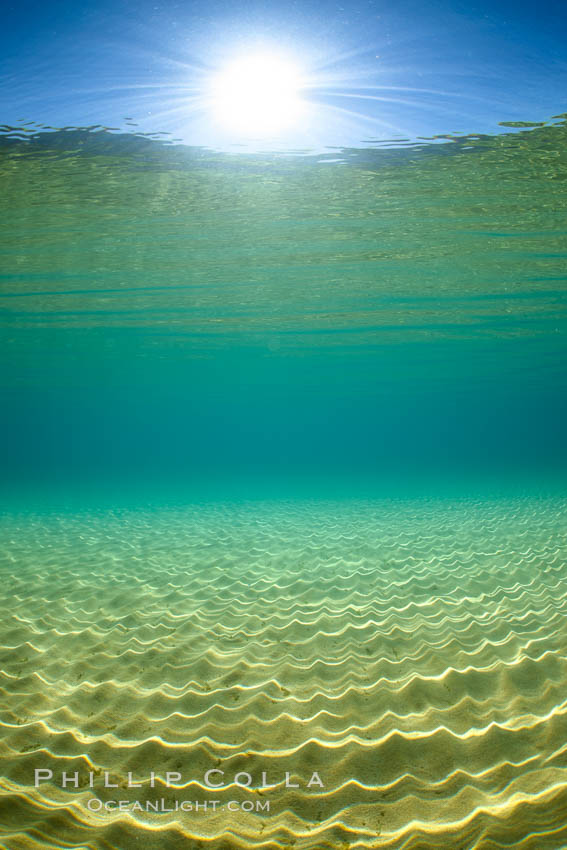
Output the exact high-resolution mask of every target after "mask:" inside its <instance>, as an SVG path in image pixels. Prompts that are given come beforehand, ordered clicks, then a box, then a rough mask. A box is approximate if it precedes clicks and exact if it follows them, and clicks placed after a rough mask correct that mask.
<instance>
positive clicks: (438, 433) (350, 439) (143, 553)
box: [0, 65, 567, 850]
mask: <svg viewBox="0 0 567 850" xmlns="http://www.w3.org/2000/svg"><path fill="white" fill-rule="evenodd" d="M263 67H264V66H262V65H260V66H258V67H256V65H253V67H252V71H251V73H252V74H253V77H254V79H257V78H261V77H262V73H261V72H262V68H263ZM266 67H268V66H266ZM249 71H250V68H249V67H248V66H244V70H243V71H242V70H239V69H238V68H237V69H236V70H235V69H233V70H232V72H231V74H232V76H231V77H230V79H231V80H234V79H241V78H242V79H243V78H244V77H245V75H246V73H248V72H249ZM38 73H39V72H38ZM45 73H48V70H46V71H45ZM239 75H240V76H239ZM242 75H244V77H243V76H242ZM274 79H276V82H277V78H274ZM278 79H279V78H278ZM219 85H220V84H219ZM274 85H275V83H274ZM19 96H20V95H19V94H18V97H19ZM238 97H239V91H236V90H233V89H231V88H230V86H228V87H225V88H224V89H222V97H221V95H218V100H219V102H221V103H222V104H223V108H224V109H225V110H227V111H229V107H231V105H232V104H233V103H234V102H235V101H237V102H238V104H239V105H238V116H237V117H238V119H239V120H240V119H241V118H242V115H244V116H245V118H246V121H247V122H248V123H250V124H253V122H254V120H255V119H256V117H257V113H253V111H252V110H251V108H250V109H249V105H248V104H247V103H244V102H240V101H238ZM360 97H366V95H360ZM223 98H224V100H223ZM286 98H287V99H288V100H289V101H290V103H288V100H286ZM280 100H281V103H283V104H284V105H286V104H287V105H288V106H289V108H290V110H291V107H292V105H293V104H291V96H288V94H286V93H285V92H284V94H281V98H280ZM298 108H299V107H298ZM247 110H249V111H247ZM282 110H283V107H282V109H280V110H276V111H275V112H274V113H273V114H272V113H270V111H269V109H268V107H267V106H266V108H265V109H264V110H263V112H262V110H261V111H260V112H261V113H262V114H263V115H264V118H266V120H268V123H269V129H270V132H273V133H275V132H276V130H277V132H279V125H278V127H276V124H277V122H278V121H279V120H280V118H281V117H282ZM22 112H25V110H24V109H22ZM556 112H559V110H556ZM502 115H503V120H502V122H501V123H500V124H499V125H498V127H496V128H495V129H493V130H492V131H490V132H489V131H486V132H485V131H484V130H483V131H482V132H473V131H472V130H471V131H470V132H469V131H467V132H461V133H457V132H450V133H440V132H439V133H427V132H426V133H423V134H421V136H420V135H419V134H418V133H416V134H413V135H412V134H410V135H408V136H407V137H405V138H402V137H401V136H400V135H399V134H398V135H395V134H394V136H390V135H387V134H385V135H383V136H382V137H377V138H371V139H367V140H366V141H365V142H364V144H362V143H360V144H355V143H354V142H353V143H352V144H347V143H343V144H338V145H335V146H333V145H330V144H329V145H327V146H325V145H322V146H318V145H312V146H311V147H309V146H305V147H296V148H291V147H289V146H287V148H286V146H285V145H284V147H283V148H281V149H279V150H276V149H274V148H273V147H271V146H270V145H269V144H268V143H266V144H265V146H264V147H263V146H262V144H255V145H253V146H252V147H250V148H246V147H243V148H242V149H228V147H227V146H226V145H224V144H222V145H221V144H219V145H218V148H216V149H215V146H214V145H213V144H208V143H207V144H205V143H204V144H197V143H193V142H192V141H191V139H190V138H188V137H183V138H182V139H181V140H175V139H173V140H171V139H169V140H168V139H167V138H164V137H163V136H160V135H158V134H157V133H149V132H146V131H145V130H140V129H139V128H136V127H134V126H132V127H130V128H128V127H119V128H114V127H111V126H106V125H100V124H95V123H92V124H89V125H88V126H87V125H86V124H85V125H78V124H77V125H73V126H71V125H70V124H69V125H66V126H62V125H61V126H46V125H45V124H44V123H40V122H37V123H36V122H34V121H31V120H29V121H28V120H26V121H24V120H23V119H22V120H21V121H20V122H19V123H18V122H12V123H7V124H5V125H4V126H3V127H2V128H1V130H0V185H1V187H2V189H1V192H0V208H1V213H0V216H1V221H2V227H1V229H0V310H1V319H0V335H1V345H0V385H1V395H2V416H1V417H0V432H1V440H0V456H1V465H0V468H1V470H2V472H1V485H0V513H1V517H0V611H1V617H0V848H2V850H63V848H65V850H68V849H69V848H73V850H134V848H144V850H176V848H179V849H180V850H181V848H183V850H350V848H352V849H353V850H375V848H380V850H382V848H383V850H437V849H439V850H444V849H445V848H446V850H497V848H509V850H561V848H563V850H564V849H565V848H567V522H566V508H567V486H566V484H567V475H566V473H567V440H566V439H565V434H566V432H567V359H566V354H567V271H566V269H567V266H566V262H565V261H566V258H567V239H566V236H567V191H566V189H567V115H566V114H564V113H560V114H555V115H552V112H551V111H550V112H549V113H548V115H547V116H546V117H545V118H542V119H541V120H539V118H538V116H537V115H536V116H535V117H536V119H537V120H533V121H527V120H526V121H520V120H518V121H515V120H504V118H506V116H507V113H506V111H505V109H504V106H502ZM164 121H165V119H164ZM165 124H167V122H165ZM164 126H165V125H164ZM258 132H259V131H258ZM205 141H206V139H205ZM347 141H348V140H347Z"/></svg>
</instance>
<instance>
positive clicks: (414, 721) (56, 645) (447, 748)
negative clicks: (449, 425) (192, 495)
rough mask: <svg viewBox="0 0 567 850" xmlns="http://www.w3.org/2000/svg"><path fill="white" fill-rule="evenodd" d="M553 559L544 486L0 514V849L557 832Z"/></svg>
mask: <svg viewBox="0 0 567 850" xmlns="http://www.w3.org/2000/svg"><path fill="white" fill-rule="evenodd" d="M566 555H567V525H566V523H565V503H564V502H563V501H562V500H559V499H543V498H542V499H527V498H526V499H515V500H512V499H509V500H505V501H504V500H500V501H494V502H480V501H478V502H477V501H473V500H470V499H469V500H463V501H457V502H452V503H444V502H426V501H415V502H403V501H400V502H397V503H392V502H388V503H386V502H359V501H356V502H355V501H352V502H344V503H332V502H329V503H325V504H322V503H317V504H316V503H313V504H311V503H307V502H305V503H250V504H223V505H211V506H196V505H195V506H185V507H176V508H173V507H172V508H168V509H160V510H153V511H149V510H148V511H122V512H94V511H93V512H90V513H86V512H85V513H76V514H73V515H67V514H62V515H55V514H53V513H46V514H45V515H25V516H24V515H13V516H10V517H7V518H5V519H4V520H3V522H2V543H1V548H0V556H1V573H0V575H1V579H2V582H1V586H0V599H1V605H2V609H3V611H4V612H5V614H4V616H3V618H2V622H1V624H0V668H1V670H0V725H1V729H2V742H1V744H0V759H1V762H2V765H1V773H2V776H3V779H2V781H1V790H2V796H1V800H0V808H1V811H2V817H1V818H0V846H1V847H5V848H8V850H36V849H37V850H39V849H40V848H41V850H45V848H63V847H66V848H68V847H72V848H77V850H78V848H81V849H82V848H85V850H86V848H89V849H90V850H94V848H96V850H98V848H100V850H111V848H112V849H113V850H130V848H134V847H136V848H137V847H144V848H148V850H158V848H159V850H162V848H163V850H169V848H177V847H179V848H181V847H183V848H214V850H222V848H224V850H228V848H251V847H257V848H264V850H276V848H279V850H282V848H292V847H293V848H296V850H299V848H313V850H315V848H321V850H323V849H324V848H329V849H330V848H341V850H346V848H349V847H359V848H399V850H401V848H403V850H418V848H419V850H426V848H427V850H428V849H429V848H450V850H458V848H467V850H480V848H482V850H489V849H490V848H502V847H514V848H518V850H528V848H529V850H545V849H546V848H550V850H559V848H564V847H566V846H567V818H566V817H565V812H567V786H566V780H567V745H566V744H565V741H567V689H566V687H565V682H566V679H567V652H566V650H567V628H566V625H567V624H566V615H567V606H566V594H567V557H566ZM36 768H41V769H50V770H52V771H53V774H54V780H53V781H51V782H46V783H44V784H42V785H40V787H39V788H34V787H33V777H34V769H36ZM212 768H216V769H219V770H223V771H224V772H225V779H226V787H223V788H221V789H215V790H213V789H211V788H208V787H207V786H206V784H205V782H204V774H205V772H206V771H207V770H210V769H212ZM151 770H154V771H155V773H156V779H155V787H153V788H152V787H150V780H149V776H150V771H151ZM63 771H65V772H66V773H67V775H71V774H73V773H74V772H75V771H78V772H79V787H77V788H75V787H73V786H72V785H68V787H66V788H62V787H61V781H60V777H61V773H62V772H63ZM89 771H93V777H94V778H93V783H94V787H93V788H89V787H88V772H89ZM105 771H108V772H109V779H110V781H111V782H113V783H116V784H117V785H118V786H119V788H118V789H111V788H106V789H105V788H104V787H103V784H102V783H103V779H102V778H103V775H104V772H105ZM129 771H130V772H131V774H132V779H133V780H134V781H139V782H140V783H141V787H140V788H128V787H127V775H128V772H129ZM167 771H172V772H176V773H177V772H179V773H181V774H182V777H181V779H180V780H178V781H174V782H173V783H170V784H171V786H172V787H166V784H165V775H166V772H167ZM239 771H245V772H247V773H249V774H251V775H252V777H253V781H252V785H251V787H249V788H243V787H240V786H238V785H236V784H235V783H234V781H233V777H234V775H235V774H236V773H238V772H239ZM262 771H265V772H266V774H267V780H268V783H277V784H275V787H268V788H265V789H262V788H261V787H260V784H261V774H262ZM314 771H316V772H317V773H318V774H319V776H320V777H321V779H322V781H323V782H324V787H323V788H321V787H318V786H317V785H314V786H312V787H307V782H308V780H309V778H310V777H311V775H312V773H313V772H314ZM286 772H287V773H288V774H289V782H290V784H292V783H293V784H297V785H298V786H299V787H297V788H293V787H289V788H286V787H285V785H284V782H283V780H284V778H285V775H286ZM217 776H218V775H217ZM216 778H217V777H216V776H215V779H216ZM95 798H96V799H99V800H101V801H103V802H105V801H109V800H116V799H121V800H127V801H129V802H133V801H135V800H138V801H139V802H140V804H142V805H141V807H145V802H146V801H147V800H149V801H152V800H154V799H161V798H163V799H164V801H165V807H166V808H171V807H172V806H173V805H174V803H175V801H176V800H177V801H178V803H179V802H181V801H183V800H186V801H205V800H219V801H220V802H219V803H218V805H217V807H216V811H211V810H210V809H209V810H207V811H206V812H203V811H199V812H195V811H191V812H189V811H179V810H178V811H171V812H167V811H165V812H152V811H150V812H146V811H139V810H137V811H132V810H130V809H128V810H125V811H123V812H119V811H106V812H105V811H104V810H102V811H100V812H96V811H91V810H89V808H88V806H87V803H88V801H89V800H93V799H95ZM229 801H235V802H236V803H237V804H238V805H239V806H240V805H241V804H242V803H244V804H245V808H246V807H248V808H251V807H253V809H254V810H251V811H243V810H241V809H240V810H238V811H232V812H231V811H229V810H228V808H227V806H228V803H229ZM266 802H269V805H270V811H266V810H260V811H256V810H255V809H256V807H257V806H258V805H259V806H260V807H262V806H265V804H266Z"/></svg>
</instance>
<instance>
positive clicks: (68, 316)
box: [1, 120, 567, 490]
mask: <svg viewBox="0 0 567 850" xmlns="http://www.w3.org/2000/svg"><path fill="white" fill-rule="evenodd" d="M565 133H566V127H565V123H564V122H562V121H561V120H557V121H556V122H555V123H552V125H550V126H545V127H539V128H536V129H532V130H524V131H508V132H507V133H504V134H503V135H501V136H498V137H467V138H464V139H460V140H459V139H454V140H453V141H445V143H442V142H438V143H427V144H426V143H423V145H422V146H421V147H420V146H414V147H410V148H407V149H401V150H389V149H383V150H367V151H364V150H362V151H361V150H352V151H349V150H347V151H342V152H337V154H336V155H334V156H333V157H332V159H340V160H341V161H340V162H326V161H325V157H313V156H311V157H310V156H299V155H297V156H295V157H292V156H288V157H275V156H268V155H266V156H265V157H261V156H256V157H249V156H245V155H242V156H229V155H221V154H218V155H215V154H212V153H210V152H206V151H201V150H199V149H187V148H184V147H181V146H180V147H175V146H166V145H160V144H158V143H157V142H150V141H147V140H144V139H136V138H130V137H124V136H113V135H112V134H110V133H104V132H86V131H83V132H81V131H67V132H59V133H51V134H49V133H42V134H38V136H37V137H36V138H35V139H34V138H32V139H31V140H30V141H27V142H25V141H19V140H18V138H17V137H15V136H16V134H15V133H12V134H6V135H5V136H4V138H3V146H2V166H1V168H2V172H1V179H2V185H3V187H4V191H3V194H2V201H1V203H2V205H3V210H2V218H3V221H4V227H3V231H2V236H1V238H2V249H1V250H2V266H3V272H2V295H3V297H2V308H3V310H2V315H3V319H2V322H3V326H2V339H3V344H2V351H1V357H2V372H3V376H4V377H3V386H4V388H5V390H6V392H7V393H8V405H9V409H10V416H8V417H5V418H4V421H3V427H4V429H6V435H5V437H4V438H3V440H2V445H3V448H4V449H6V450H7V452H6V453H7V455H8V457H7V458H6V459H5V461H4V462H5V464H7V467H8V471H9V473H10V474H12V477H13V478H15V479H16V480H18V481H20V482H22V481H23V480H27V479H29V480H30V482H33V481H34V480H37V479H38V477H43V480H47V481H51V482H52V481H53V480H54V476H55V477H57V476H58V475H61V476H63V479H64V480H65V478H68V477H73V476H74V477H75V478H78V479H79V480H84V479H85V477H86V478H89V477H98V478H99V479H103V480H104V479H105V478H107V479H110V478H112V477H113V476H114V473H117V474H118V481H119V483H120V485H121V486H123V485H126V484H127V483H128V481H129V480H130V479H131V478H132V476H135V475H136V474H138V473H139V475H138V481H137V483H139V479H140V478H141V479H143V480H144V481H148V480H152V479H154V478H157V477H161V478H163V479H165V480H166V481H168V482H171V481H173V480H174V479H177V478H179V476H180V477H181V481H182V483H187V481H188V480H189V479H191V480H199V481H200V483H201V484H202V483H203V482H204V481H211V480H212V479H214V480H215V481H218V483H219V486H221V484H222V482H223V481H226V480H228V479H229V478H231V477H236V479H238V480H240V481H242V479H243V478H247V477H249V476H253V477H256V478H258V477H262V478H264V479H265V481H269V482H271V485H272V486H276V488H277V482H278V481H281V482H282V486H283V481H284V479H285V478H286V477H287V478H289V477H291V478H297V480H298V481H299V480H301V481H304V480H305V479H306V478H307V479H310V480H311V482H312V484H313V486H314V482H315V480H316V479H320V478H324V479H325V480H326V481H327V482H328V480H329V478H331V479H332V480H335V481H338V480H339V479H340V482H341V483H340V487H342V486H343V483H342V482H343V481H344V486H345V487H346V489H347V490H348V489H349V487H350V486H351V482H352V481H354V480H355V479H357V480H358V479H360V478H361V477H362V478H364V479H367V484H368V486H374V485H375V484H376V482H377V481H379V480H380V479H382V480H385V479H386V478H389V479H390V480H391V479H392V478H394V479H397V480H398V482H399V481H400V476H401V481H402V482H403V481H404V480H409V478H411V477H412V476H413V477H415V476H417V477H418V478H424V479H432V481H433V483H432V486H433V488H434V489H435V488H436V487H438V486H439V483H440V482H439V476H441V477H443V476H445V477H447V476H449V477H451V478H454V477H455V476H456V477H457V478H461V477H462V476H464V477H467V476H470V475H472V474H476V473H480V474H481V476H483V475H488V476H491V475H492V476H494V475H496V476H497V477H498V478H499V480H502V478H503V476H504V477H506V476H512V477H516V478H517V477H518V475H519V476H520V478H521V477H522V476H529V477H531V478H532V479H533V478H534V477H535V478H536V479H538V478H542V477H543V478H546V477H548V476H549V475H550V474H555V473H558V472H559V474H560V476H561V475H562V470H564V468H565V460H566V457H567V455H566V451H565V441H564V439H563V436H562V432H563V427H564V415H565V398H566V395H565V357H564V354H565V331H566V322H565V249H566V239H565V236H566V230H565V221H566V220H567V215H566V195H565V174H566V152H565ZM302 486H303V485H302ZM326 486H327V485H326Z"/></svg>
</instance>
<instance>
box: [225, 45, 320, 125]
mask: <svg viewBox="0 0 567 850" xmlns="http://www.w3.org/2000/svg"><path fill="white" fill-rule="evenodd" d="M300 90H301V76H300V73H299V70H298V69H297V68H296V67H295V66H294V65H293V63H291V62H289V61H287V60H286V59H283V58H279V57H275V56H270V55H263V54H258V55H252V56H248V57H244V58H241V59H239V60H236V61H235V62H233V63H232V64H230V65H228V66H227V67H226V68H225V69H223V71H221V72H220V73H219V74H218V75H217V76H216V77H215V78H214V79H213V85H212V99H213V111H214V114H215V117H216V119H217V120H218V121H219V122H220V123H221V124H223V125H224V126H225V128H226V129H228V130H230V131H236V132H239V133H246V134H247V135H267V134H274V133H279V132H281V131H283V130H286V129H288V128H290V127H292V126H293V125H294V124H295V123H296V122H297V121H298V119H299V117H300V115H301V112H302V109H303V103H302V101H301V98H300V94H299V93H300Z"/></svg>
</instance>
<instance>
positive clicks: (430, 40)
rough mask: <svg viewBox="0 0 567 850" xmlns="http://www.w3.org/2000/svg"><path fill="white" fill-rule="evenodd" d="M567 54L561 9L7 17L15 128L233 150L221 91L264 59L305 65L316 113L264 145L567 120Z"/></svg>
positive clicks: (25, 6) (101, 7)
mask: <svg viewBox="0 0 567 850" xmlns="http://www.w3.org/2000/svg"><path fill="white" fill-rule="evenodd" d="M566 45H567V9H566V8H565V4H564V3H563V2H559V0H540V2H537V3H535V2H533V0H530V2H521V0H520V2H511V1H510V2H509V0H493V2H487V0H482V1H481V2H465V0H427V2H426V0H398V2H394V0H389V2H383V0H365V1H364V2H363V0H354V2H349V0H342V2H340V0H339V2H327V1H326V0H325V2H323V0H311V2H290V0H285V2H283V0H280V2H270V3H266V2H265V3H258V2H254V0H250V2H239V3H234V2H233V3H230V2H222V0H212V2H203V0H201V2H174V0H167V2H161V1H160V0H149V2H146V0H137V2H133V0H132V2H130V1H129V0H112V1H111V2H98V3H96V2H95V3H90V4H78V3H76V2H65V0H60V2H51V3H49V2H48V3H40V2H33V0H27V2H26V0H24V1H23V2H18V3H8V5H7V6H6V7H5V9H4V14H3V31H2V34H1V36H0V57H1V59H0V85H1V94H0V105H1V115H0V121H1V122H3V123H8V124H19V123H21V120H22V119H24V120H26V121H36V122H39V123H44V124H48V125H54V126H86V125H91V124H102V125H108V126H112V127H123V128H125V129H129V130H136V131H141V132H156V131H165V132H168V133H170V134H171V135H172V137H175V138H179V139H182V140H183V141H184V142H185V143H187V144H195V145H206V146H211V147H220V148H223V149H224V148H227V149H230V148H231V146H232V145H233V144H236V145H238V144H241V143H248V142H249V140H248V138H245V137H244V136H243V135H242V133H241V132H240V131H239V132H235V131H233V130H228V131H227V130H226V128H224V129H223V128H219V127H218V125H217V124H216V123H215V121H213V120H212V119H211V114H210V110H209V109H208V107H207V96H208V95H207V92H208V85H209V81H210V79H211V77H212V76H213V75H214V74H215V72H217V71H218V70H219V69H220V68H222V67H223V66H224V65H225V64H226V63H227V62H229V61H231V60H237V59H238V57H240V56H242V55H249V54H251V53H253V52H254V51H257V50H261V51H263V52H264V53H266V54H268V55H271V54H276V53H277V54H281V55H284V56H285V57H287V58H288V59H289V60H290V61H292V62H295V63H296V64H298V65H299V66H300V67H301V72H302V77H303V79H304V81H305V82H306V88H305V91H304V92H303V93H302V97H303V98H304V100H305V101H306V103H307V110H306V112H305V113H304V116H303V118H302V120H301V121H300V122H299V123H297V124H295V125H294V126H292V127H290V128H289V129H286V130H285V131H282V132H281V133H280V137H278V138H275V137H274V138H273V139H269V140H266V143H265V146H270V144H271V143H272V142H273V146H274V147H277V146H278V145H281V146H283V147H302V148H304V147H308V148H314V147H316V148H321V147H324V146H326V145H328V146H333V145H338V146H343V145H345V146H356V145H359V144H361V143H362V144H363V143H365V142H366V140H370V139H379V140H380V139H392V138H394V139H397V138H401V137H406V138H415V137H416V136H420V135H425V136H427V135H433V134H436V133H452V132H462V133H467V132H494V131H496V130H497V129H498V123H499V122H502V121H519V120H527V121H540V120H546V119H549V118H550V117H551V116H552V115H555V114H557V113H560V112H564V111H566V110H567V104H566V100H567V97H566V93H567V47H566ZM127 118H130V119H132V121H131V122H128V121H127V120H126V119H127ZM133 124H134V125H136V126H132V125H133Z"/></svg>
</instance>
